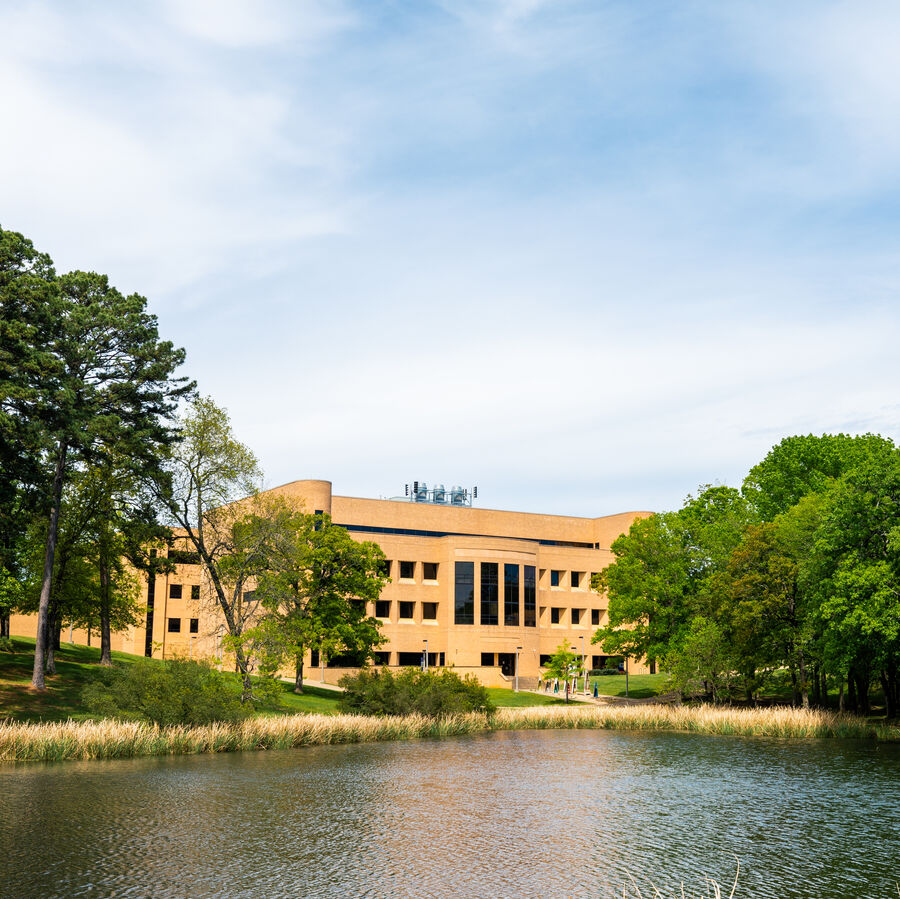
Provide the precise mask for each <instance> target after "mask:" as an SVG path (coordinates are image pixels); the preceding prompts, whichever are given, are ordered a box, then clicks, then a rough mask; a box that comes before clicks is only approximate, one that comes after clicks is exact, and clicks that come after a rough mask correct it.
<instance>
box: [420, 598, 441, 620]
mask: <svg viewBox="0 0 900 899" xmlns="http://www.w3.org/2000/svg"><path fill="white" fill-rule="evenodd" d="M437 606H438V604H437V603H436V602H423V603H422V619H423V620H424V621H434V620H435V619H436V618H437Z"/></svg>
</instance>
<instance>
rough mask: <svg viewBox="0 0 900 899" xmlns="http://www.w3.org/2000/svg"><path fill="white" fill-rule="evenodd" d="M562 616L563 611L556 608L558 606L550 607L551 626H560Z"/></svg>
mask: <svg viewBox="0 0 900 899" xmlns="http://www.w3.org/2000/svg"><path fill="white" fill-rule="evenodd" d="M561 614H562V609H558V608H556V606H551V607H550V624H559V618H560V615H561Z"/></svg>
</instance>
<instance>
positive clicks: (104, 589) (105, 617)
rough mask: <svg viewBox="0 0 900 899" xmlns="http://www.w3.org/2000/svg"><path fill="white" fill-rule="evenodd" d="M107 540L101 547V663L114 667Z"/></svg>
mask: <svg viewBox="0 0 900 899" xmlns="http://www.w3.org/2000/svg"><path fill="white" fill-rule="evenodd" d="M105 543H106V541H103V545H101V547H100V664H101V665H102V666H103V667H104V668H110V667H112V652H111V648H110V635H109V609H110V604H111V602H110V589H111V588H110V577H109V552H108V549H107V547H106V546H105Z"/></svg>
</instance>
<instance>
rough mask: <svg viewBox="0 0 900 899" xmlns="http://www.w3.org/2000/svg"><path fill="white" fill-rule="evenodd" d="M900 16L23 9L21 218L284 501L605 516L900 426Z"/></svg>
mask: <svg viewBox="0 0 900 899" xmlns="http://www.w3.org/2000/svg"><path fill="white" fill-rule="evenodd" d="M898 33H900V7H898V6H897V5H896V4H889V3H878V2H871V3H870V2H866V3H859V2H856V3H849V2H847V3H844V2H816V3H805V2H797V3H792V4H779V3H759V2H753V3H750V2H747V3H743V2H729V3H721V2H689V0H688V2H680V3H676V2H650V0H648V2H641V3H634V2H606V3H604V2H599V0H593V2H566V0H557V2H552V0H497V2H487V0H485V2H474V0H472V2H450V0H447V2H437V3H425V2H383V3H376V2H360V3H351V2H312V0H311V2H307V3H299V2H283V3H282V2H275V0H268V2H260V0H256V2H252V3H251V2H249V0H248V2H243V0H172V2H169V3H166V2H154V3H129V4H117V3H110V2H105V3H92V2H77V0H69V2H61V0H60V2H46V3H41V2H27V3H21V2H12V0H7V2H5V3H2V4H0V84H3V85H4V91H3V93H4V115H3V120H2V124H0V171H2V173H3V176H2V178H0V224H2V225H3V227H5V228H12V229H15V230H18V231H22V232H23V233H25V234H27V235H28V236H29V237H31V238H32V239H33V240H34V241H35V243H36V244H37V245H38V246H39V247H40V248H41V249H44V250H46V251H47V252H49V253H50V254H51V255H52V256H53V258H54V260H55V261H56V263H57V267H58V268H59V269H60V270H68V269H72V268H83V269H91V270H97V271H102V272H106V273H107V274H109V276H110V278H111V279H112V281H113V283H115V284H116V285H117V286H118V287H119V288H120V289H121V290H123V291H127V292H132V291H137V292H139V293H142V294H144V295H145V296H147V297H148V298H149V301H150V307H151V309H152V310H153V311H154V312H155V313H156V314H157V315H158V316H159V319H160V326H161V331H162V333H163V335H164V336H165V337H167V338H170V339H172V340H174V341H175V342H176V343H178V344H179V345H182V346H184V347H185V348H186V349H187V352H188V365H187V372H188V373H189V374H190V375H191V376H192V377H195V378H196V379H197V380H198V382H199V385H200V388H201V390H202V391H203V392H204V393H209V394H211V395H212V396H214V397H215V399H216V400H217V401H218V402H219V403H220V404H221V405H223V406H225V407H226V408H227V409H228V410H229V412H230V413H231V416H232V420H233V424H234V427H235V430H236V432H237V434H238V436H239V438H241V439H242V440H243V441H244V442H246V443H248V444H249V445H250V446H251V447H252V448H253V449H254V450H255V452H256V453H257V454H258V456H259V457H260V460H261V462H262V464H263V467H264V469H265V471H266V475H267V479H268V482H269V483H271V484H277V483H283V482H285V481H289V480H293V479H295V478H303V477H322V478H326V479H329V480H332V481H333V482H334V489H335V491H336V492H338V493H344V494H352V495H362V496H379V495H384V496H389V495H393V494H396V493H399V492H402V489H403V484H404V483H405V482H408V481H411V480H413V479H414V478H415V479H419V480H425V481H428V482H429V483H432V482H443V483H445V484H446V485H447V486H449V485H450V484H451V483H461V484H464V485H467V486H471V485H473V484H478V486H479V488H480V491H479V492H480V504H481V505H485V506H491V507H497V508H512V509H524V510H529V511H546V512H557V513H562V514H581V515H600V514H607V513H614V512H619V511H625V510H631V509H666V508H674V507H677V506H678V505H679V504H680V502H681V501H682V499H683V498H684V496H685V495H686V494H687V493H688V492H691V491H693V490H695V489H696V488H697V486H698V485H699V484H701V483H704V482H720V483H727V484H732V485H739V484H740V481H741V479H742V478H743V476H744V474H745V473H746V471H747V469H748V468H749V467H750V466H751V465H753V464H754V463H755V462H756V461H758V460H759V459H761V458H762V457H763V456H764V455H765V453H766V452H767V450H768V449H769V448H770V447H771V446H772V445H773V444H774V443H776V442H777V441H778V440H780V439H781V438H782V437H783V436H786V435H789V434H794V433H822V432H825V431H845V432H853V433H856V432H865V431H877V432H879V433H882V434H884V435H886V436H889V437H891V438H894V439H897V438H898V437H900V433H898V424H897V422H898V408H900V389H898V388H900V367H898V361H897V359H898V352H897V347H898V345H900V341H898V337H900V305H898V288H900V263H898V260H900V256H898V252H897V250H898V245H900V243H898V238H900V216H898V212H900V61H898V60H900V57H898V55H897V53H896V48H895V40H894V38H895V36H896V35H897V34H898Z"/></svg>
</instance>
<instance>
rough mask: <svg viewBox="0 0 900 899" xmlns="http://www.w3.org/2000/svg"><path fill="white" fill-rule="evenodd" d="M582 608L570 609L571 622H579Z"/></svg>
mask: <svg viewBox="0 0 900 899" xmlns="http://www.w3.org/2000/svg"><path fill="white" fill-rule="evenodd" d="M583 611H584V609H572V624H581V613H582V612H583Z"/></svg>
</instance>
